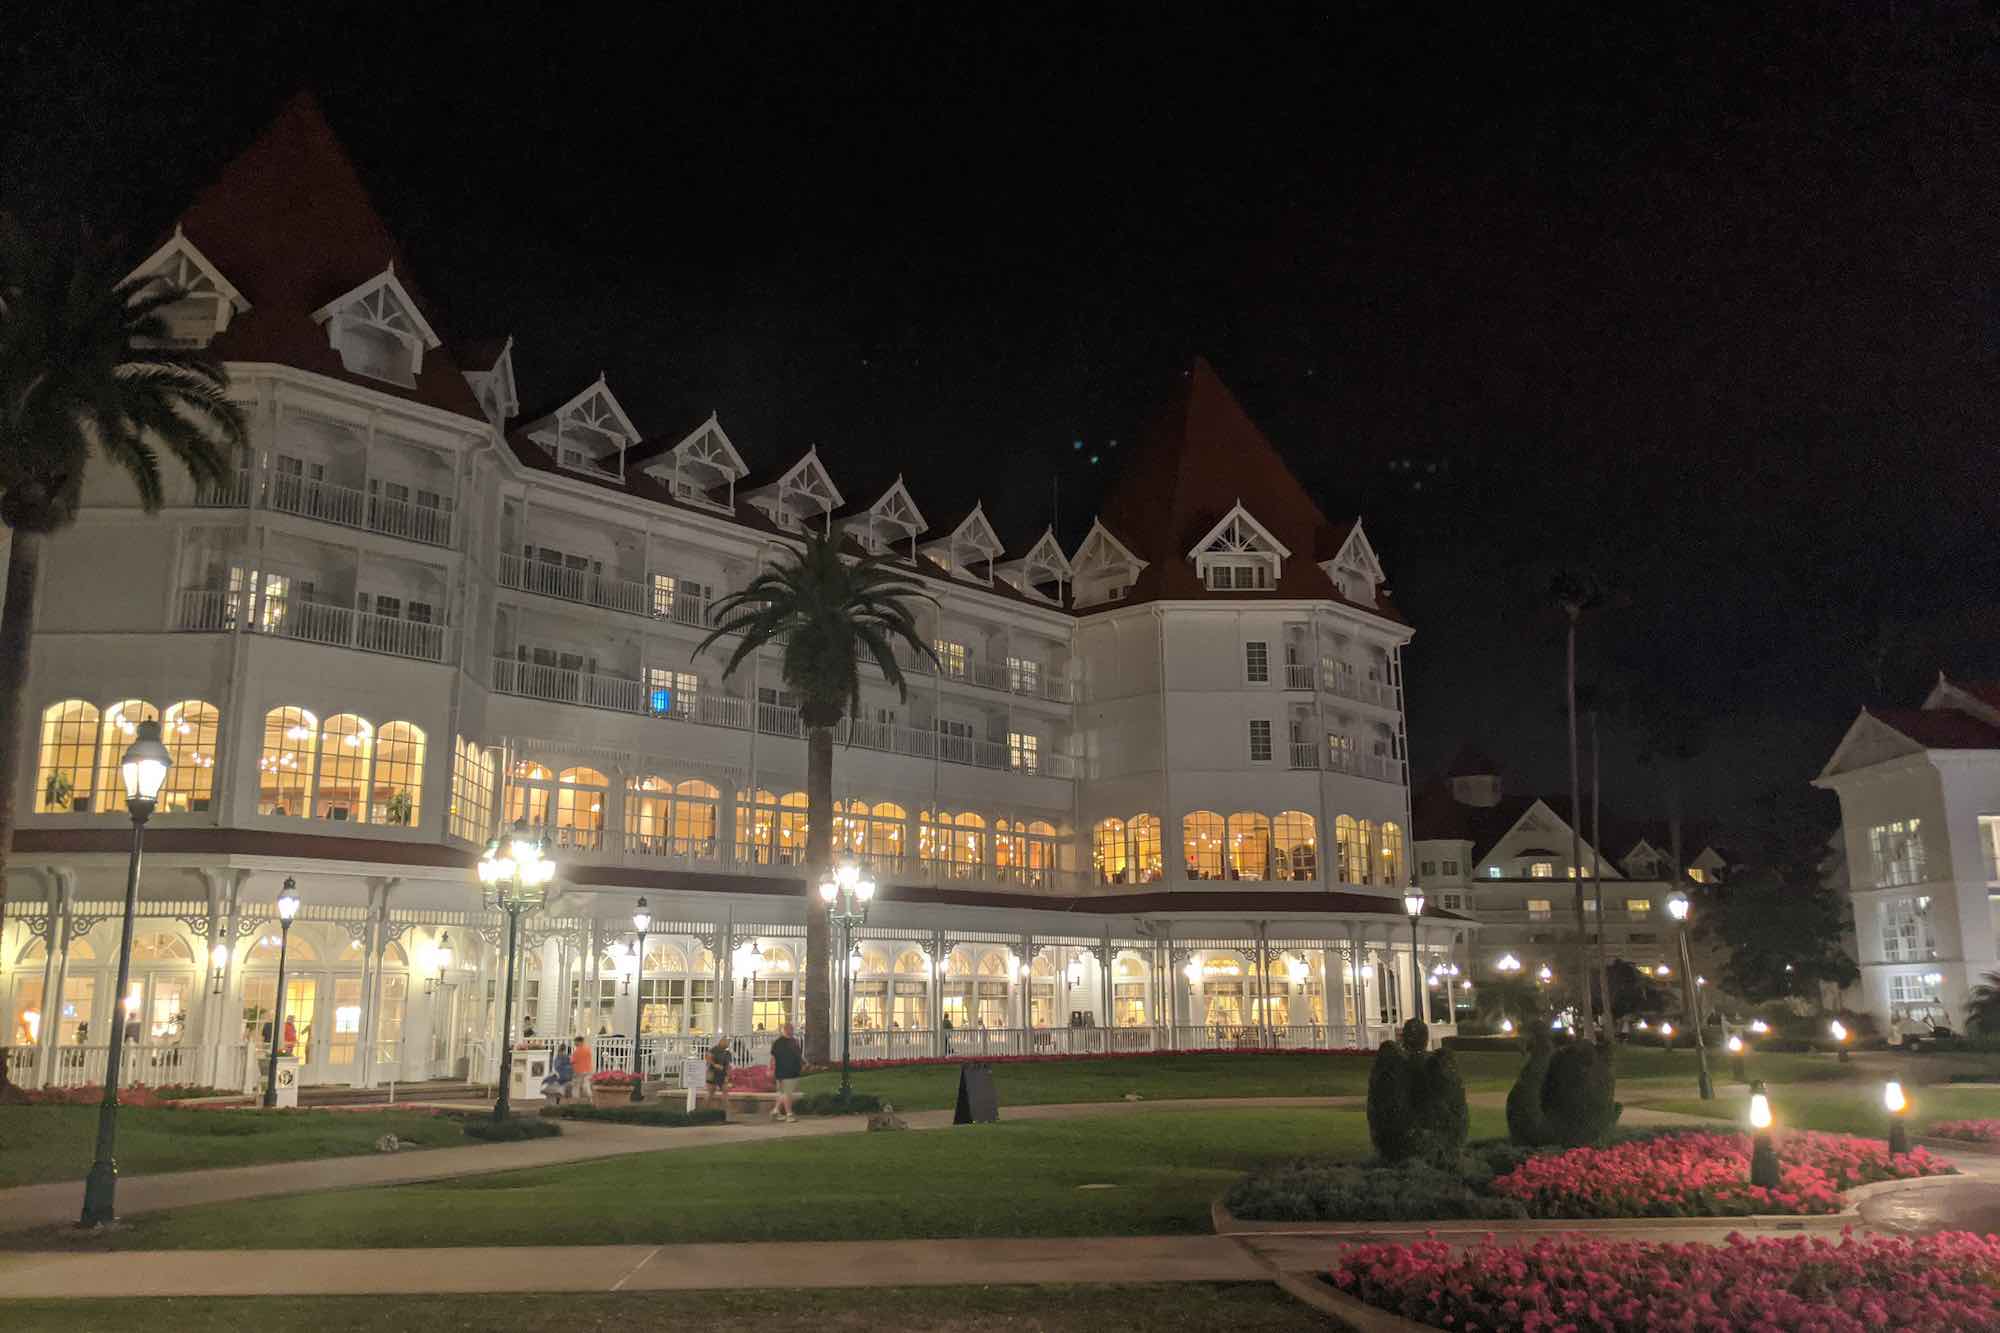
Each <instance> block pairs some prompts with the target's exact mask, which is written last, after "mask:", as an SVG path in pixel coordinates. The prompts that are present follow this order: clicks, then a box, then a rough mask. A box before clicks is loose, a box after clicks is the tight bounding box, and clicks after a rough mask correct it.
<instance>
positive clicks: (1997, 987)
mask: <svg viewBox="0 0 2000 1333" xmlns="http://www.w3.org/2000/svg"><path fill="white" fill-rule="evenodd" d="M1965 1029H1966V1031H1968V1032H1972V1033H1976V1034H1978V1035H1979V1036H1982V1037H1992V1036H2000V972H1988V973H1987V974H1986V976H1985V977H1984V978H1983V984H1981V985H1978V986H1974V987H1973V988H1972V995H1971V998H1969V999H1967V1000H1966V1002H1965Z"/></svg>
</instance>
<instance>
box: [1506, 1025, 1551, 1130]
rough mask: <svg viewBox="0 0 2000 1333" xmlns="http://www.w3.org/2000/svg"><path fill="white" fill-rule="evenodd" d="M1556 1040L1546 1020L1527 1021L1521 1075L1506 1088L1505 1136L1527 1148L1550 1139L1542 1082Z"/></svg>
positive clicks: (1546, 1074) (1546, 1072) (1546, 1076)
mask: <svg viewBox="0 0 2000 1333" xmlns="http://www.w3.org/2000/svg"><path fill="white" fill-rule="evenodd" d="M1555 1053H1556V1047H1555V1041H1554V1040H1553V1039H1552V1038H1551V1037H1550V1036H1549V1029H1548V1025H1547V1024H1546V1023H1542V1022H1540V1021H1536V1022H1533V1023H1530V1024H1529V1025H1528V1059H1527V1061H1526V1063H1524V1064H1523V1065H1522V1066H1521V1073H1520V1076H1519V1077H1517V1078H1516V1079H1515V1080H1514V1086H1513V1087H1512V1088H1510V1089H1508V1092H1507V1137H1508V1138H1510V1139H1512V1140H1513V1141H1514V1142H1516V1143H1518V1144H1520V1145H1522V1146H1523V1147H1527V1148H1536V1147H1540V1146H1542V1145H1543V1144H1546V1143H1553V1142H1555V1139H1554V1138H1553V1137H1552V1136H1551V1135H1550V1133H1549V1128H1548V1125H1547V1124H1546V1123H1545V1122H1544V1120H1543V1118H1542V1083H1543V1081H1544V1080H1545V1079H1547V1078H1548V1074H1549V1061H1551V1060H1552V1059H1554V1058H1555Z"/></svg>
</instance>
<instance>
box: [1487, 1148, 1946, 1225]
mask: <svg viewBox="0 0 2000 1333" xmlns="http://www.w3.org/2000/svg"><path fill="white" fill-rule="evenodd" d="M1775 1146H1776V1148H1777V1153H1778V1187H1777V1188H1776V1189H1765V1188H1763V1187H1762V1186H1758V1185H1752V1184H1751V1183H1750V1136H1749V1135H1747V1134H1712V1133H1693V1134H1662V1135H1659V1136H1657V1137H1653V1138H1646V1139H1634V1140H1632V1141H1631V1142H1628V1143H1618V1144H1613V1145H1612V1146H1611V1147H1609V1148H1572V1149H1570V1150H1569V1151H1567V1152H1556V1153H1547V1154H1544V1155H1542V1156H1538V1157H1531V1158H1529V1159H1528V1160H1527V1161H1526V1162H1523V1163H1522V1164H1521V1165H1520V1166H1518V1167H1516V1168H1515V1169H1514V1170H1512V1171H1510V1172H1508V1173H1507V1174H1506V1175H1504V1176H1499V1177H1496V1178H1495V1179H1494V1181H1493V1192H1494V1193H1495V1194H1499V1195H1502V1196H1504V1197H1506V1198H1511V1199H1519V1200H1521V1202H1522V1203H1524V1204H1526V1205H1527V1208H1528V1211H1529V1213H1530V1214H1531V1215H1533V1216H1536V1217H1743V1216H1747V1215H1749V1214H1753V1213H1837V1212H1839V1211H1840V1191H1842V1190H1844V1189H1851V1188H1853V1187H1854V1186H1856V1185H1866V1184H1869V1183H1871V1182H1873V1181H1878V1180H1908V1179H1913V1178H1915V1177H1917V1176H1944V1175H1951V1174H1953V1172H1954V1170H1955V1168H1953V1167H1952V1166H1951V1165H1950V1164H1949V1163H1947V1162H1945V1161H1943V1160H1942V1159H1940V1158H1938V1157H1936V1156H1933V1155H1932V1154H1930V1153H1927V1152H1925V1151H1924V1150H1923V1149H1922V1148H1917V1149H1914V1150H1912V1151H1911V1152H1908V1153H1901V1154H1897V1155H1895V1156H1891V1155H1890V1153H1889V1150H1888V1147H1887V1146H1886V1145H1885V1144H1884V1143H1883V1142H1882V1141H1881V1140H1880V1139H1862V1138H1856V1137H1854V1136H1853V1135H1850V1134H1816V1133H1789V1134H1783V1135H1780V1136H1778V1137H1777V1139H1776V1141H1775Z"/></svg>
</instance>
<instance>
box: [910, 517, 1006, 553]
mask: <svg viewBox="0 0 2000 1333" xmlns="http://www.w3.org/2000/svg"><path fill="white" fill-rule="evenodd" d="M960 545H970V546H971V547H972V549H973V550H975V551H977V552H979V553H980V554H982V555H985V556H987V557H988V558H989V559H991V558H994V557H997V556H999V555H1000V554H1001V552H1003V551H1005V550H1006V549H1007V547H1006V545H1005V544H1004V543H1003V542H1002V541H1001V540H1000V537H999V534H998V533H996V532H994V531H993V525H992V524H991V523H988V522H987V521H986V510H985V508H984V507H983V505H982V504H974V505H973V506H972V512H971V513H969V514H967V515H966V516H965V517H964V518H962V519H960V520H959V523H958V526H957V527H955V528H953V529H952V530H951V531H950V533H948V534H947V535H945V536H943V537H940V538H938V539H936V540H935V541H928V542H925V543H924V545H923V549H924V550H926V551H933V550H937V549H939V548H941V547H944V548H950V549H953V550H956V549H957V548H958V547H959V546H960Z"/></svg>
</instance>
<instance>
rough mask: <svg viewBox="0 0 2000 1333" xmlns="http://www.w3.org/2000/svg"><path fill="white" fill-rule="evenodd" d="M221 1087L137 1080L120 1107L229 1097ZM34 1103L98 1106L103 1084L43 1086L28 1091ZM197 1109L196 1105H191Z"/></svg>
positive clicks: (123, 1092)
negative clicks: (199, 1098) (151, 1085)
mask: <svg viewBox="0 0 2000 1333" xmlns="http://www.w3.org/2000/svg"><path fill="white" fill-rule="evenodd" d="M230 1095H231V1094H230V1093H229V1092H227V1091H225V1090H224V1089H221V1088H204V1087H201V1086H198V1085H196V1084H193V1083H162V1084H160V1085H159V1086H158V1087H148V1086H146V1085H145V1084H144V1083H134V1084H131V1085H129V1086H128V1087H126V1088H124V1089H123V1090H121V1091H120V1092H119V1094H118V1102H119V1104H120V1105H121V1106H180V1105H182V1104H183V1103H185V1102H186V1100H187V1099H189V1098H191V1097H227V1096H230ZM27 1098H28V1102H29V1104H30V1105H33V1106H95V1105H97V1104H98V1103H99V1102H101V1101H103V1100H104V1085H103V1084H102V1083H86V1084H83V1085H82V1086H81V1087H75V1088H41V1089H38V1090H36V1091H34V1092H30V1093H28V1094H27ZM190 1109H194V1108H190Z"/></svg>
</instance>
